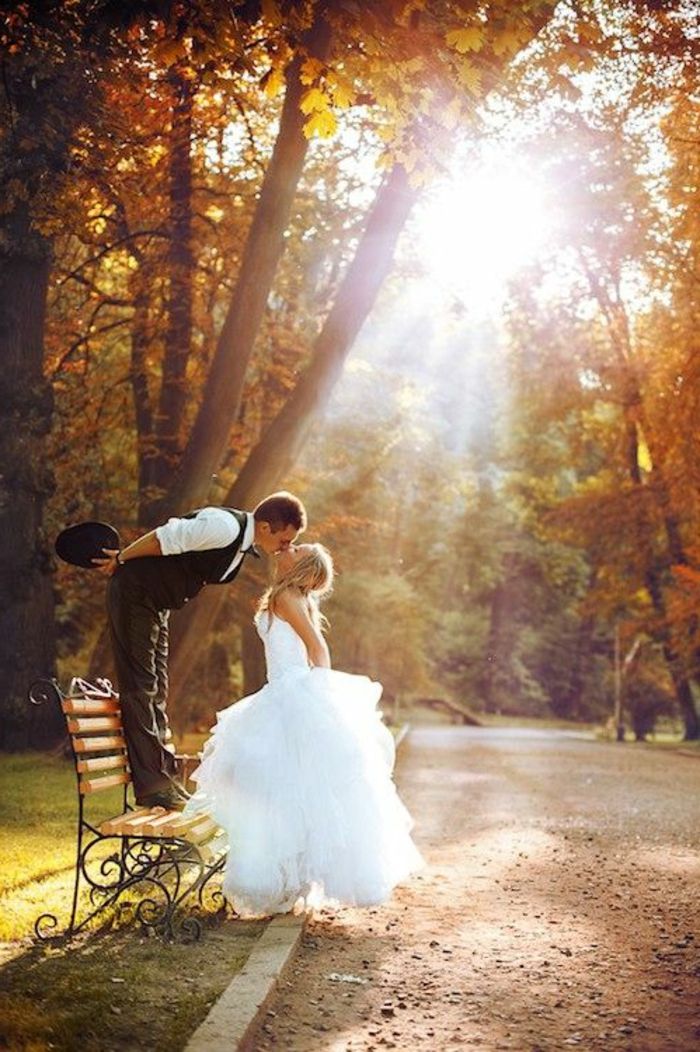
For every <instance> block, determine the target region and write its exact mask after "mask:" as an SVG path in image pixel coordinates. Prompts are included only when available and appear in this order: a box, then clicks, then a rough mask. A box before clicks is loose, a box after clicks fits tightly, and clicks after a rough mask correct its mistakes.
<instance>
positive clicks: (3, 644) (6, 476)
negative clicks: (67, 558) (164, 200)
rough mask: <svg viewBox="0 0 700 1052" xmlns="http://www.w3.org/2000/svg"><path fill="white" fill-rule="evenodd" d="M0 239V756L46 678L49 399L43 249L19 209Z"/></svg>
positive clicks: (49, 670) (24, 734) (49, 664)
mask: <svg viewBox="0 0 700 1052" xmlns="http://www.w3.org/2000/svg"><path fill="white" fill-rule="evenodd" d="M0 239H1V240H2V241H3V243H4V244H5V245H6V246H7V248H6V249H5V251H4V252H3V254H2V255H1V256H0V319H1V320H0V361H2V377H1V378H0V463H1V464H2V475H1V476H0V594H1V595H2V606H1V608H0V690H2V698H1V702H0V704H1V712H2V719H0V748H2V749H18V748H26V747H27V746H28V745H30V744H31V743H30V741H29V727H30V719H29V717H30V713H29V704H28V701H27V689H28V687H29V686H30V684H31V683H32V681H33V680H35V679H37V678H38V677H40V676H53V675H54V673H55V641H54V596H53V584H52V580H51V558H50V555H49V552H48V549H47V545H46V539H45V537H44V536H43V532H42V518H43V509H44V502H45V500H46V498H47V496H48V495H49V494H50V493H51V492H52V490H53V476H52V473H51V468H50V466H49V465H48V464H47V463H46V457H45V452H44V442H45V436H46V434H47V432H48V431H49V429H50V427H51V415H52V409H53V399H52V392H51V387H50V385H49V384H48V383H46V381H45V380H44V375H43V361H44V320H45V314H46V295H47V287H48V276H49V246H48V244H47V242H46V241H45V240H44V238H43V237H41V235H39V234H37V233H35V232H33V231H32V230H31V223H30V218H29V214H28V209H27V208H26V207H24V206H19V207H18V208H17V209H15V211H14V213H11V214H10V215H8V216H6V217H5V219H4V220H3V222H2V226H1V228H0Z"/></svg>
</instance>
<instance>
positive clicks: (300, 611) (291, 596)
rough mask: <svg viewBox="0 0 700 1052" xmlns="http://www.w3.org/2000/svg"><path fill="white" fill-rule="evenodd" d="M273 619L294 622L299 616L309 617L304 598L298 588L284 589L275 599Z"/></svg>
mask: <svg viewBox="0 0 700 1052" xmlns="http://www.w3.org/2000/svg"><path fill="white" fill-rule="evenodd" d="M274 613H275V617H279V618H280V619H281V620H282V621H292V622H293V621H295V620H296V619H297V618H298V617H299V616H300V615H302V616H306V617H308V616H309V610H308V603H307V601H306V597H305V596H304V595H303V594H302V592H300V591H299V589H298V588H293V587H292V588H285V589H284V591H282V592H280V594H279V595H278V596H276V597H275V609H274Z"/></svg>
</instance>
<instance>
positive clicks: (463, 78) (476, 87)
mask: <svg viewBox="0 0 700 1052" xmlns="http://www.w3.org/2000/svg"><path fill="white" fill-rule="evenodd" d="M459 79H460V83H462V84H464V87H465V88H466V89H467V91H470V92H471V93H472V95H480V94H481V73H480V71H479V70H478V69H477V68H476V67H475V66H470V65H469V64H468V63H466V62H465V63H464V64H463V65H462V66H461V67H460V70H459Z"/></svg>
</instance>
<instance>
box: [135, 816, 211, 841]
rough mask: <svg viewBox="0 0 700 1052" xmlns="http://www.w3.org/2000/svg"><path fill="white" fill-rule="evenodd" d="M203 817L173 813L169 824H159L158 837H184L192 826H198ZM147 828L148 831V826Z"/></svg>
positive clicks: (169, 817)
mask: <svg viewBox="0 0 700 1052" xmlns="http://www.w3.org/2000/svg"><path fill="white" fill-rule="evenodd" d="M201 817H202V816H201V815H183V813H182V811H171V812H170V814H169V816H168V819H169V820H168V821H167V822H162V823H158V827H157V828H158V836H179V837H184V836H185V834H186V832H187V830H188V829H189V828H190V826H193V825H196V823H197V822H198V821H199V820H200V818H201ZM145 828H146V829H148V826H146V827H145ZM144 831H145V830H144Z"/></svg>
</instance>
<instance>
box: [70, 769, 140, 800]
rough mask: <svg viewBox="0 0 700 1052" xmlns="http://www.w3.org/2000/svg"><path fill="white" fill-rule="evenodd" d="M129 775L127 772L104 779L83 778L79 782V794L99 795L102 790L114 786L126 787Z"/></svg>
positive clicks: (129, 778) (129, 779)
mask: <svg viewBox="0 0 700 1052" xmlns="http://www.w3.org/2000/svg"><path fill="white" fill-rule="evenodd" d="M130 781H131V775H130V774H129V772H128V771H122V772H121V774H110V775H107V777H106V778H83V779H81V781H80V793H81V795H82V796H84V795H85V794H86V793H99V792H100V791H101V790H102V789H111V788H112V786H114V785H128V783H129V782H130Z"/></svg>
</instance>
